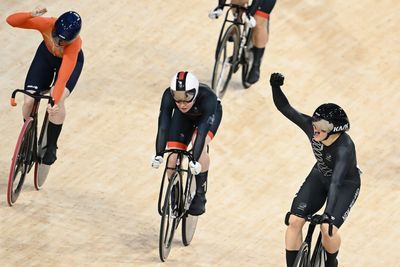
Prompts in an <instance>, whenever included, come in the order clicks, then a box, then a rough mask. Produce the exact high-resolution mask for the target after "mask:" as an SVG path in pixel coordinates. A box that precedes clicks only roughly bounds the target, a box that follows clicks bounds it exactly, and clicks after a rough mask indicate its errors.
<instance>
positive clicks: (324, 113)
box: [313, 103, 350, 134]
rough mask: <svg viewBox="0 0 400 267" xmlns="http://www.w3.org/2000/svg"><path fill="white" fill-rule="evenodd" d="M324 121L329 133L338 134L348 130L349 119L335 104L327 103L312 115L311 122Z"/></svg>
mask: <svg viewBox="0 0 400 267" xmlns="http://www.w3.org/2000/svg"><path fill="white" fill-rule="evenodd" d="M320 120H325V121H327V122H328V123H329V124H330V126H331V127H330V132H329V134H333V133H340V132H345V131H347V130H349V129H350V122H349V118H348V117H347V115H346V113H345V112H344V110H343V109H342V108H341V107H339V106H338V105H336V104H333V103H327V104H322V105H321V106H319V107H318V108H317V109H316V110H315V111H314V114H313V121H320Z"/></svg>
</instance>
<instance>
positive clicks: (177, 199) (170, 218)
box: [158, 149, 198, 261]
mask: <svg viewBox="0 0 400 267" xmlns="http://www.w3.org/2000/svg"><path fill="white" fill-rule="evenodd" d="M163 154H168V156H167V162H166V164H165V169H164V173H163V177H162V180H161V187H160V193H159V197H158V213H159V214H160V215H161V225H160V236H159V255H160V259H161V261H165V260H166V259H167V257H168V255H169V252H170V251H171V246H172V241H173V238H174V233H175V230H176V229H177V228H178V226H179V222H180V221H181V220H182V242H183V244H184V245H185V246H188V245H189V244H190V242H191V241H192V239H193V236H194V232H195V230H196V225H197V219H198V216H191V215H189V214H188V212H187V211H188V209H189V207H190V204H191V203H192V200H193V197H194V195H195V194H196V183H195V182H193V174H192V173H191V171H190V168H189V161H193V155H192V153H191V152H190V151H185V150H179V149H168V150H165V151H163ZM172 155H176V157H177V159H176V164H175V167H168V162H169V160H170V158H171V156H172ZM171 172H172V174H171V175H170V176H168V174H170V173H171Z"/></svg>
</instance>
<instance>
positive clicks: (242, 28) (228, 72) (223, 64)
mask: <svg viewBox="0 0 400 267" xmlns="http://www.w3.org/2000/svg"><path fill="white" fill-rule="evenodd" d="M225 6H228V7H229V8H228V10H227V11H226V15H225V20H224V22H223V24H222V28H221V31H220V33H219V38H218V42H217V49H216V50H215V64H214V70H213V75H212V83H211V85H212V89H213V90H214V92H215V94H216V95H217V96H218V97H219V98H222V97H223V96H224V94H225V92H226V89H227V87H228V84H229V81H230V80H231V78H232V74H233V73H236V72H237V71H238V70H239V67H240V65H242V85H243V87H244V88H249V87H250V86H251V84H250V83H248V82H247V78H248V76H249V73H250V70H251V67H252V65H253V62H254V56H253V52H252V51H251V49H252V47H253V42H252V33H253V30H252V28H250V26H249V25H248V23H245V22H244V20H243V16H246V12H247V8H245V7H243V6H239V5H234V4H226V5H225Z"/></svg>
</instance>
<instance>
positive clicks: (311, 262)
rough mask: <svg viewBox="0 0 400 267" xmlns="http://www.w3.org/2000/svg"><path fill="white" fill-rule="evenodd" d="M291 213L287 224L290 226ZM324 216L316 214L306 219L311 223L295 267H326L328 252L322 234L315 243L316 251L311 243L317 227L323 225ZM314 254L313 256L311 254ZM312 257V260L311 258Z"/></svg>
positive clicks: (330, 225) (330, 226) (287, 216)
mask: <svg viewBox="0 0 400 267" xmlns="http://www.w3.org/2000/svg"><path fill="white" fill-rule="evenodd" d="M290 214H291V213H290V212H288V213H287V214H286V217H285V224H286V225H289V216H290ZM321 219H322V215H318V214H314V215H309V216H307V218H306V222H309V225H308V230H307V235H306V238H305V239H304V241H303V243H302V244H301V246H300V250H299V252H298V253H297V256H296V260H295V261H294V264H293V267H325V262H326V252H325V249H324V247H323V246H322V234H321V232H319V235H318V238H317V241H316V243H315V247H314V250H313V251H311V241H312V236H313V233H314V230H315V227H316V226H317V225H319V224H321V223H323V222H322V221H321ZM332 228H333V226H332V224H329V230H328V233H329V235H330V236H332ZM311 252H312V254H311ZM310 256H311V258H310Z"/></svg>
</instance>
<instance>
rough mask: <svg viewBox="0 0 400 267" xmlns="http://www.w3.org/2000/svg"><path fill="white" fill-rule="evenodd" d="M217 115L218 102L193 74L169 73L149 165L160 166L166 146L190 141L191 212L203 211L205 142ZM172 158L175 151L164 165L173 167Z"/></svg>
mask: <svg viewBox="0 0 400 267" xmlns="http://www.w3.org/2000/svg"><path fill="white" fill-rule="evenodd" d="M221 119H222V106H221V103H220V101H219V100H218V99H217V96H216V95H215V93H214V92H213V91H212V90H211V89H210V88H209V87H208V86H207V85H205V84H199V81H198V80H197V78H196V77H195V76H194V75H193V74H192V73H190V72H187V71H186V72H185V71H181V72H178V73H177V74H175V75H174V76H173V78H172V80H171V84H170V87H169V88H167V89H166V90H165V91H164V94H163V96H162V100H161V106H160V115H159V117H158V131H157V140H156V154H155V155H154V157H153V158H152V162H151V165H152V167H153V168H158V167H159V166H160V164H161V163H162V161H163V154H162V151H163V150H164V149H165V147H166V146H167V147H168V148H170V149H172V148H175V149H182V150H186V149H187V148H188V145H189V143H190V142H191V141H192V143H193V147H192V148H193V157H194V162H189V167H190V169H191V172H192V173H193V174H194V175H195V178H196V195H195V196H194V198H193V201H192V204H191V206H190V208H189V211H188V212H189V214H191V215H194V216H198V215H201V214H203V213H204V212H205V204H206V197H205V194H206V191H207V176H208V168H209V164H210V158H209V155H208V145H209V143H210V142H211V140H212V139H213V137H214V136H215V134H216V133H217V130H218V127H219V124H220V122H221ZM175 162H176V155H174V156H171V157H170V160H169V162H168V166H169V167H172V168H173V167H174V166H175ZM170 175H171V173H169V174H168V176H170Z"/></svg>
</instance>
